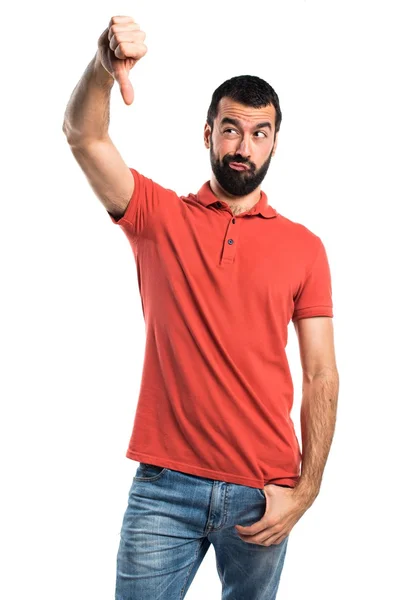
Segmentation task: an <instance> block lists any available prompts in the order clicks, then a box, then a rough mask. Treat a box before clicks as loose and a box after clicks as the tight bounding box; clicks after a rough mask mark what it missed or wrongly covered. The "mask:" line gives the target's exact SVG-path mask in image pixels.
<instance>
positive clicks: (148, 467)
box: [133, 462, 168, 481]
mask: <svg viewBox="0 0 400 600" xmlns="http://www.w3.org/2000/svg"><path fill="white" fill-rule="evenodd" d="M167 471H168V469H167V467H160V466H158V465H152V464H150V463H144V462H140V463H139V466H138V468H137V469H136V473H135V476H134V478H133V479H134V480H135V481H155V480H157V479H160V477H162V475H164V473H166V472H167Z"/></svg>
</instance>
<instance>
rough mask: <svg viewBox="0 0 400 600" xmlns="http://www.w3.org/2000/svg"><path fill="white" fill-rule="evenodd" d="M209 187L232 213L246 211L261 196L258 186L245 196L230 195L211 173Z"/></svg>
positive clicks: (236, 213)
mask: <svg viewBox="0 0 400 600" xmlns="http://www.w3.org/2000/svg"><path fill="white" fill-rule="evenodd" d="M210 187H211V189H212V191H213V192H214V194H215V196H217V198H218V200H223V201H224V202H226V203H227V204H228V206H229V208H230V209H231V211H232V214H234V215H239V214H240V213H243V212H247V211H248V210H250V209H251V208H252V207H253V206H254V205H255V204H257V202H258V201H259V200H260V198H261V192H260V190H259V189H258V188H257V189H255V190H254V191H253V192H251V194H248V195H247V196H232V195H231V194H227V192H226V191H225V190H224V189H223V188H222V187H221V186H220V185H219V183H218V181H217V180H216V179H215V176H214V175H212V177H211V179H210Z"/></svg>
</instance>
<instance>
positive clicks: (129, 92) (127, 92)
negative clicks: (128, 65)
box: [116, 67, 134, 105]
mask: <svg viewBox="0 0 400 600" xmlns="http://www.w3.org/2000/svg"><path fill="white" fill-rule="evenodd" d="M116 79H117V82H118V85H119V89H120V91H121V95H122V98H123V99H124V102H125V104H128V105H130V104H132V102H133V98H134V92H133V86H132V83H131V82H130V80H129V76H128V71H126V69H125V68H124V67H122V69H118V71H117V73H116Z"/></svg>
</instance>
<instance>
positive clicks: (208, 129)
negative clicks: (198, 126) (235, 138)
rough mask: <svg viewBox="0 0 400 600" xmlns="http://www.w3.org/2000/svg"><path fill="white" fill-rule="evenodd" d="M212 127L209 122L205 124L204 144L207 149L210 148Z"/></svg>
mask: <svg viewBox="0 0 400 600" xmlns="http://www.w3.org/2000/svg"><path fill="white" fill-rule="evenodd" d="M210 138H211V127H210V126H209V124H208V123H206V124H205V125H204V145H205V147H206V148H207V150H209V149H210Z"/></svg>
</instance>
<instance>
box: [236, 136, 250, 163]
mask: <svg viewBox="0 0 400 600" xmlns="http://www.w3.org/2000/svg"><path fill="white" fill-rule="evenodd" d="M237 153H238V154H241V155H242V156H243V158H249V157H250V141H249V138H248V137H247V136H243V137H242V139H241V142H240V145H239V148H238V149H237Z"/></svg>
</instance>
